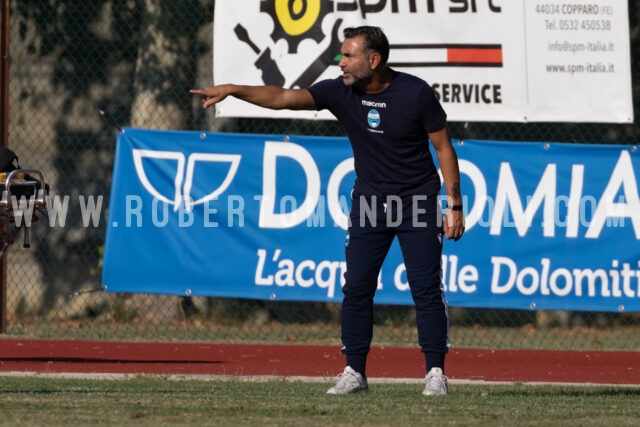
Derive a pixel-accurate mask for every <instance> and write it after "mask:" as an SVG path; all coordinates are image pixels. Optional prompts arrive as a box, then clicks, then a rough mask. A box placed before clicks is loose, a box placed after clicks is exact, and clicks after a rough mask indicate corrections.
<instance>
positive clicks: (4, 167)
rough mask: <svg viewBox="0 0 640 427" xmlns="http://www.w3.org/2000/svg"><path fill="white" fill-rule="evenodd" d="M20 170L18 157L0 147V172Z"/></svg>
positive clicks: (5, 148)
mask: <svg viewBox="0 0 640 427" xmlns="http://www.w3.org/2000/svg"><path fill="white" fill-rule="evenodd" d="M16 169H20V163H19V162H18V156H17V155H16V153H14V152H13V151H12V150H10V149H8V148H7V147H5V146H3V145H0V172H11V171H14V170H16Z"/></svg>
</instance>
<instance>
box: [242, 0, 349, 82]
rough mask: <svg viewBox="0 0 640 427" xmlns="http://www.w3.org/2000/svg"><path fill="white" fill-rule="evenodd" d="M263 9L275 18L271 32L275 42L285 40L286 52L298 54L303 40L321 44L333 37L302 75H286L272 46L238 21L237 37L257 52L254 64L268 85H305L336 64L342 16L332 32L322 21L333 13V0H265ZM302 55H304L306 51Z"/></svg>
mask: <svg viewBox="0 0 640 427" xmlns="http://www.w3.org/2000/svg"><path fill="white" fill-rule="evenodd" d="M260 11H261V12H265V13H266V14H268V15H269V16H270V17H271V19H272V20H273V24H274V25H273V31H272V32H271V34H270V36H271V39H272V40H273V41H274V43H277V42H278V41H280V40H286V42H287V52H288V53H289V54H292V55H296V56H297V54H298V45H299V44H300V42H302V41H303V40H308V39H311V40H314V41H315V42H316V43H317V44H318V46H320V45H321V44H323V45H324V43H323V41H324V40H326V38H327V37H329V38H330V40H329V43H328V45H327V46H326V47H325V49H324V50H323V51H322V52H320V54H319V55H318V56H317V57H316V58H315V59H314V60H313V61H312V62H311V63H310V64H309V65H308V66H307V68H306V69H305V70H304V71H302V73H301V74H300V75H299V76H297V77H296V76H295V75H294V76H286V77H285V75H284V74H283V73H282V71H281V69H280V66H279V64H278V62H277V58H275V57H274V55H272V51H271V48H270V47H267V48H265V49H263V50H262V49H261V48H260V47H258V46H257V45H256V43H255V42H254V40H256V39H258V37H256V36H255V35H251V34H250V30H251V29H247V28H245V27H243V26H242V24H240V23H238V24H237V25H236V26H235V28H234V33H235V35H236V37H237V39H238V40H240V41H241V42H244V43H245V44H247V45H248V46H249V47H250V48H251V50H253V52H254V53H255V54H256V55H258V56H257V58H256V60H255V62H254V66H255V67H256V69H258V70H260V72H261V76H262V81H263V83H264V84H266V85H275V86H280V87H284V86H285V82H287V81H288V82H292V83H290V84H289V85H288V86H289V87H291V88H294V87H299V88H306V87H308V86H310V85H311V84H313V83H314V82H315V81H316V80H317V79H318V77H320V75H321V74H322V73H323V72H324V71H325V70H326V69H327V68H328V67H329V66H331V65H337V64H338V61H339V60H340V47H341V45H342V42H341V41H340V31H339V30H340V25H341V24H342V19H336V20H335V22H334V23H333V27H332V30H331V34H329V35H325V34H324V33H323V31H322V21H323V20H324V18H325V17H326V16H327V15H328V14H331V13H333V1H331V0H328V1H327V0H263V1H261V2H260ZM301 58H305V57H304V55H302V56H301Z"/></svg>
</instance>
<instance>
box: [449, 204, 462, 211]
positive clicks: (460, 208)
mask: <svg viewBox="0 0 640 427" xmlns="http://www.w3.org/2000/svg"><path fill="white" fill-rule="evenodd" d="M449 209H451V210H452V211H461V210H462V205H453V206H451V207H450V208H449Z"/></svg>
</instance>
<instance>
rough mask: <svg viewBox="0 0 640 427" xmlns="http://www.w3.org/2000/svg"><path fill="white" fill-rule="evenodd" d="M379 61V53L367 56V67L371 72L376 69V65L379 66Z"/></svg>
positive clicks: (380, 57)
mask: <svg viewBox="0 0 640 427" xmlns="http://www.w3.org/2000/svg"><path fill="white" fill-rule="evenodd" d="M381 59H382V56H381V55H380V53H379V52H373V53H372V54H371V55H369V67H371V69H372V70H375V69H376V68H378V65H380V60H381Z"/></svg>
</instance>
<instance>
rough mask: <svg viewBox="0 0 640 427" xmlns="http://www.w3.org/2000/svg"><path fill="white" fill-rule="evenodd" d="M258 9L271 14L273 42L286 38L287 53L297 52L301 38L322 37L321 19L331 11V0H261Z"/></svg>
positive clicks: (319, 38)
mask: <svg viewBox="0 0 640 427" xmlns="http://www.w3.org/2000/svg"><path fill="white" fill-rule="evenodd" d="M260 11H261V12H265V13H267V14H269V15H270V16H271V18H272V19H273V22H274V24H275V25H274V29H273V32H272V33H271V38H272V39H273V41H274V42H277V41H278V40H280V39H285V40H287V42H288V44H289V53H297V52H298V45H299V44H300V42H301V41H302V40H305V39H313V40H315V41H316V42H318V43H319V42H320V41H321V40H322V39H323V38H324V34H323V33H322V25H321V24H322V20H323V19H324V17H325V16H326V15H327V14H329V13H331V12H333V0H262V1H261V2H260Z"/></svg>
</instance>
